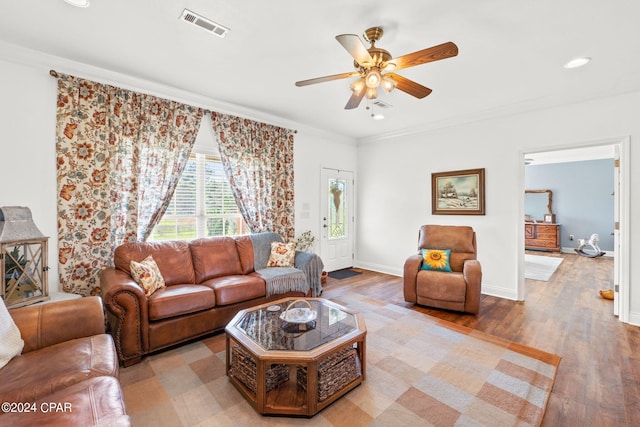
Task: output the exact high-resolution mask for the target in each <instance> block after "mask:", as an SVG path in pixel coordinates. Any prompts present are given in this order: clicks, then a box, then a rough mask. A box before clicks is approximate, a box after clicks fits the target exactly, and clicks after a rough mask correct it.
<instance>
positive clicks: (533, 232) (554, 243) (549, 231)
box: [524, 222, 560, 252]
mask: <svg viewBox="0 0 640 427" xmlns="http://www.w3.org/2000/svg"><path fill="white" fill-rule="evenodd" d="M524 247H525V249H533V250H544V251H552V252H560V224H549V223H542V222H539V223H534V222H526V223H525V224H524Z"/></svg>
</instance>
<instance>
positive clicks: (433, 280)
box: [416, 270, 467, 303]
mask: <svg viewBox="0 0 640 427" xmlns="http://www.w3.org/2000/svg"><path fill="white" fill-rule="evenodd" d="M466 292H467V284H466V282H465V280H464V276H463V275H462V273H455V272H453V273H449V272H444V271H429V270H419V271H418V277H417V280H416V294H417V295H418V296H423V297H427V298H430V299H433V300H438V301H454V302H462V303H463V302H464V299H465V295H466Z"/></svg>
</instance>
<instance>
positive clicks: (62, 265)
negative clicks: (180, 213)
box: [56, 75, 203, 295]
mask: <svg viewBox="0 0 640 427" xmlns="http://www.w3.org/2000/svg"><path fill="white" fill-rule="evenodd" d="M202 114H203V111H202V110H201V109H199V108H196V107H191V106H188V105H184V104H180V103H178V102H174V101H169V100H165V99H160V98H156V97H153V96H151V95H145V94H140V93H136V92H131V91H128V90H125V89H120V88H117V87H113V86H109V85H106V84H101V83H95V82H92V81H88V80H84V79H79V78H76V77H73V76H68V75H59V78H58V106H57V126H56V150H57V162H58V173H57V175H58V260H59V274H60V283H61V284H62V289H63V290H64V291H66V292H72V293H77V294H81V295H93V294H99V293H100V288H99V273H100V271H101V269H102V268H103V267H105V266H107V265H112V264H113V251H114V249H115V248H116V247H117V246H118V245H120V244H122V243H124V242H125V241H136V240H137V241H142V240H145V239H146V238H147V237H148V236H149V234H150V232H151V230H152V229H153V227H154V226H155V225H156V224H157V222H158V221H159V220H160V218H161V217H162V215H163V214H164V212H165V210H166V208H167V205H168V204H169V202H170V200H171V197H172V195H173V192H174V190H175V187H176V185H177V182H178V180H179V179H180V176H181V174H182V171H183V169H184V167H185V165H186V162H187V159H188V157H189V153H190V152H191V148H192V147H193V143H194V141H195V137H196V135H197V132H198V128H199V126H200V120H201V118H202Z"/></svg>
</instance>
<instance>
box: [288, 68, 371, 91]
mask: <svg viewBox="0 0 640 427" xmlns="http://www.w3.org/2000/svg"><path fill="white" fill-rule="evenodd" d="M357 75H359V73H358V72H356V71H351V72H349V73H342V74H334V75H332V76H324V77H317V78H315V79H309V80H301V81H299V82H296V86H298V87H301V86H308V85H313V84H316V83H322V82H329V81H331V80H339V79H346V78H347V77H353V76H357Z"/></svg>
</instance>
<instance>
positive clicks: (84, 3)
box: [64, 0, 89, 7]
mask: <svg viewBox="0 0 640 427" xmlns="http://www.w3.org/2000/svg"><path fill="white" fill-rule="evenodd" d="M64 2H65V3H67V4H70V5H71V6H75V7H89V0H64Z"/></svg>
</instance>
